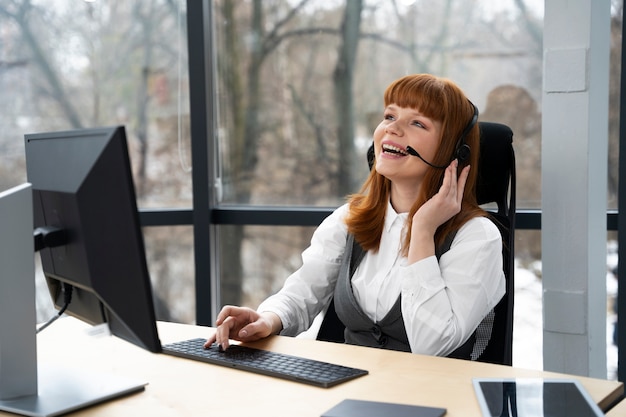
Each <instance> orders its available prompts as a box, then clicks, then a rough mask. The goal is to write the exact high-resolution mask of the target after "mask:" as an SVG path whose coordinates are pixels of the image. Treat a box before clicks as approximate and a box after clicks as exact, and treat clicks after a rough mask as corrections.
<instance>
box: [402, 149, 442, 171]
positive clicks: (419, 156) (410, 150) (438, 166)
mask: <svg viewBox="0 0 626 417" xmlns="http://www.w3.org/2000/svg"><path fill="white" fill-rule="evenodd" d="M406 151H407V152H408V153H409V155H413V156H417V157H418V158H419V159H421V160H422V161H424V163H426V165H430V166H431V167H433V168H436V169H446V168H447V167H446V166H445V165H434V164H431V163H430V162H428V161H427V160H425V159H424V158H422V155H420V154H419V153H418V152H417V151H416V150H415V149H413V148H411V147H410V146H407V147H406Z"/></svg>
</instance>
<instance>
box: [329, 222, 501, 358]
mask: <svg viewBox="0 0 626 417" xmlns="http://www.w3.org/2000/svg"><path fill="white" fill-rule="evenodd" d="M454 235H455V234H452V235H450V236H447V237H446V240H445V242H444V244H443V245H442V246H441V248H438V250H437V253H436V255H437V259H439V258H440V257H441V255H442V254H443V253H445V252H447V251H448V249H450V245H451V244H452V240H453V239H454ZM364 256H365V251H364V250H363V248H361V245H359V244H358V243H357V242H356V241H355V240H354V236H352V235H348V238H347V239H346V247H345V251H344V255H343V259H342V263H341V268H340V270H339V277H338V279H337V285H336V286H335V293H334V296H333V297H334V304H335V311H336V312H337V316H338V317H339V319H340V320H341V321H342V323H343V324H344V325H345V330H344V338H345V341H346V343H350V344H354V345H360V346H370V347H378V348H384V349H393V350H400V351H405V352H410V351H411V347H410V345H409V340H408V336H407V334H406V329H405V327H404V320H403V318H402V306H401V300H402V296H401V295H400V296H398V299H397V300H396V302H395V303H394V305H393V307H392V308H391V310H390V311H389V312H388V313H387V315H386V316H385V317H384V318H383V319H382V320H380V321H378V322H377V323H375V322H374V321H373V320H371V319H370V318H369V317H368V316H367V315H366V314H365V313H364V312H363V309H362V308H361V306H360V305H359V303H358V302H357V300H356V298H355V296H354V292H353V291H352V276H353V275H354V271H356V268H357V267H358V266H359V263H360V262H361V260H362V259H363V257H364ZM490 330H491V329H489V334H488V335H487V341H488V339H489V336H491V331H490ZM475 335H476V333H474V335H472V336H471V337H470V338H469V339H468V340H467V342H465V343H464V344H463V345H462V346H461V347H459V348H458V349H457V350H455V351H454V352H453V353H452V354H450V355H448V356H449V357H454V358H463V359H474V360H475V359H476V358H477V357H478V356H480V354H481V353H482V350H483V349H484V348H482V347H481V349H479V350H480V351H477V349H476V348H475V342H476V336H475Z"/></svg>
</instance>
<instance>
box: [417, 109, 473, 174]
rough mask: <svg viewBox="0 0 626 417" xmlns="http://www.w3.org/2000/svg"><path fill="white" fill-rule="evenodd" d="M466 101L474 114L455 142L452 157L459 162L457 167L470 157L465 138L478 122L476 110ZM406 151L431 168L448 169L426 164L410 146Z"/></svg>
mask: <svg viewBox="0 0 626 417" xmlns="http://www.w3.org/2000/svg"><path fill="white" fill-rule="evenodd" d="M467 101H469V103H470V104H471V105H472V108H473V109H474V114H473V115H472V118H471V119H470V121H469V123H468V124H467V126H465V129H463V132H461V136H459V140H458V141H457V145H456V150H455V151H454V157H455V159H457V160H458V161H459V165H460V164H463V163H464V162H465V161H467V160H468V159H469V157H470V153H471V149H470V146H469V145H468V144H467V143H465V138H466V137H467V135H468V134H469V132H470V131H471V130H472V128H473V127H474V126H475V125H476V123H477V122H478V108H477V107H476V106H475V105H474V103H472V102H471V101H470V100H467ZM406 151H407V152H408V153H409V154H410V155H413V156H416V157H418V158H419V159H421V160H422V161H424V162H425V163H426V164H427V165H430V166H431V167H433V168H437V169H446V168H447V167H448V166H447V165H435V164H432V163H430V162H428V161H427V160H425V159H424V158H422V156H421V155H420V154H419V153H418V152H417V151H416V150H415V149H413V148H412V147H410V146H407V147H406Z"/></svg>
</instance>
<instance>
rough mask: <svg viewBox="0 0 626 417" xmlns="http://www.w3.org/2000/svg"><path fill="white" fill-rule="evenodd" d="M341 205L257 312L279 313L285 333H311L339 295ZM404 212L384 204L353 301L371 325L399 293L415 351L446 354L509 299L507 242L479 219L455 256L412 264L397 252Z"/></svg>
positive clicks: (464, 230)
mask: <svg viewBox="0 0 626 417" xmlns="http://www.w3.org/2000/svg"><path fill="white" fill-rule="evenodd" d="M347 212H348V205H347V204H344V205H343V206H341V207H339V208H338V209H337V210H335V211H334V212H333V213H332V214H331V215H330V216H328V217H327V218H326V219H325V220H324V221H323V222H322V223H321V224H320V226H319V227H318V228H317V230H316V231H315V233H314V234H313V237H312V239H311V245H310V246H309V247H308V248H307V249H306V250H305V251H304V252H303V253H302V261H303V263H302V266H301V267H300V269H298V270H297V271H296V272H294V273H293V274H292V275H291V276H289V277H288V278H287V280H286V281H285V285H284V286H283V288H282V289H281V290H280V291H279V292H278V293H277V294H275V295H273V296H271V297H269V298H268V299H266V300H265V301H264V302H263V303H261V305H260V306H259V308H258V311H259V312H261V311H272V312H274V313H276V314H277V315H278V316H279V317H280V319H281V321H282V324H283V331H282V332H281V334H283V335H291V336H295V335H297V334H299V333H301V332H303V331H305V330H307V329H308V328H309V327H310V325H311V323H312V321H313V319H314V318H315V316H317V315H318V314H319V313H320V312H321V311H322V310H323V309H324V308H326V306H327V304H328V302H329V300H330V298H331V297H332V295H333V292H334V289H335V283H336V281H337V275H338V273H339V268H340V266H341V258H342V255H343V252H344V248H345V244H346V237H347V227H346V224H345V223H344V221H343V219H344V218H345V216H346V214H347ZM406 220H407V213H402V214H398V213H396V212H395V210H394V209H393V207H392V206H391V204H390V203H388V206H387V213H386V216H385V227H384V230H383V234H382V237H381V242H380V249H379V251H378V252H377V253H372V252H371V251H368V252H367V253H366V254H365V257H364V258H363V261H362V262H361V264H360V265H359V267H358V268H357V270H356V271H355V273H354V276H353V277H352V287H353V291H354V295H355V297H356V299H357V301H358V302H359V304H360V306H361V308H362V309H363V311H364V312H365V314H367V315H368V316H369V317H370V318H371V319H372V320H373V321H375V322H376V321H378V320H381V319H382V318H383V317H385V315H386V314H387V313H388V312H389V310H390V309H391V308H392V307H393V305H394V304H395V302H396V300H397V298H398V296H399V295H400V294H402V316H403V319H404V324H405V327H406V332H407V335H408V338H409V343H410V346H411V351H412V352H413V353H423V354H429V355H439V356H444V355H447V354H449V353H451V352H452V351H454V350H455V349H456V348H458V347H459V346H461V345H462V344H463V343H464V342H465V341H466V340H467V338H468V337H469V336H470V335H471V334H472V333H473V332H474V330H475V328H476V327H477V326H478V324H479V323H480V321H481V320H482V319H483V317H484V316H485V315H487V313H489V311H491V309H493V308H494V307H495V305H496V304H497V303H498V301H499V300H500V299H501V298H502V296H503V295H504V293H505V279H504V273H503V271H502V237H501V235H500V232H499V230H498V228H497V227H496V225H495V224H494V223H493V222H491V221H490V220H489V219H487V218H484V217H477V218H474V219H472V220H470V221H468V222H467V223H466V224H465V225H463V226H462V227H461V228H460V229H459V231H458V232H457V234H456V236H455V238H454V240H453V242H452V245H451V247H450V250H448V251H447V252H446V253H444V254H443V255H442V256H441V259H440V260H439V262H437V258H436V257H435V256H431V257H429V258H426V259H422V260H420V261H418V262H415V263H413V264H411V265H407V259H406V257H404V256H402V255H401V253H400V248H401V245H402V240H403V236H404V233H406V231H405V229H406V228H405V224H406Z"/></svg>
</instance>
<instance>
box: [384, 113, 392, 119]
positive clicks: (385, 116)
mask: <svg viewBox="0 0 626 417" xmlns="http://www.w3.org/2000/svg"><path fill="white" fill-rule="evenodd" d="M383 119H384V120H395V117H394V116H393V114H391V113H385V115H384V116H383Z"/></svg>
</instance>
